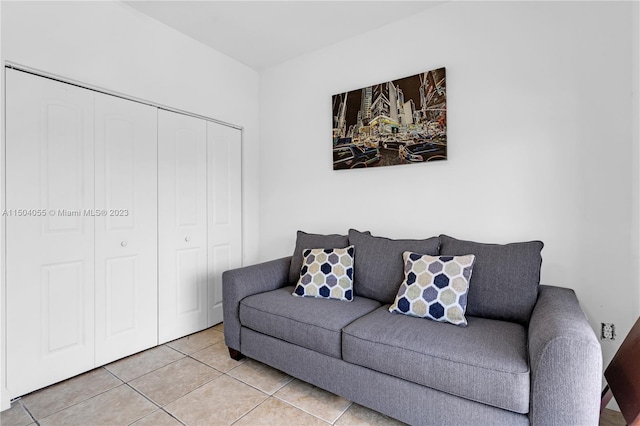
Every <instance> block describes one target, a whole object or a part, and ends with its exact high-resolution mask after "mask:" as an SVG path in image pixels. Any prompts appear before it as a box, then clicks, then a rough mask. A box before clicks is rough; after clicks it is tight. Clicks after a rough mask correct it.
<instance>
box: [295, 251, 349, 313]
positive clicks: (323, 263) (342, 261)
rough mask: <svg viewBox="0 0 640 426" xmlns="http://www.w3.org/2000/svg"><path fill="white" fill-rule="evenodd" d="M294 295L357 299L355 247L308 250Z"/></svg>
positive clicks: (305, 252) (304, 254)
mask: <svg viewBox="0 0 640 426" xmlns="http://www.w3.org/2000/svg"><path fill="white" fill-rule="evenodd" d="M303 256H304V259H303V261H302V268H301V269H300V279H299V280H298V284H297V285H296V288H295V289H294V290H293V295H294V296H302V297H320V298H324V299H338V300H346V301H349V302H350V301H352V300H353V246H349V247H346V248H341V249H307V250H304V252H303Z"/></svg>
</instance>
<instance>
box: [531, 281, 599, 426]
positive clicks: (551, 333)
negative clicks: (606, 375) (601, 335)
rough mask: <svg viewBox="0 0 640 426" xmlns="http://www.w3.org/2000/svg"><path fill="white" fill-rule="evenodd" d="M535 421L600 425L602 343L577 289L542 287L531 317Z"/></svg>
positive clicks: (543, 423)
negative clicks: (585, 311)
mask: <svg viewBox="0 0 640 426" xmlns="http://www.w3.org/2000/svg"><path fill="white" fill-rule="evenodd" d="M528 336H529V365H530V368H531V404H530V409H529V419H530V421H531V424H532V425H550V424H556V425H597V424H598V420H599V410H600V390H601V387H602V351H601V348H600V343H599V342H598V339H597V338H596V336H595V333H594V332H593V329H592V328H591V326H590V325H589V322H588V321H587V318H586V316H585V315H584V312H583V311H582V309H581V308H580V305H579V304H578V299H577V297H576V294H575V292H574V291H573V290H571V289H567V288H561V287H553V286H540V291H539V294H538V300H537V302H536V305H535V307H534V309H533V313H532V314H531V320H530V322H529V330H528Z"/></svg>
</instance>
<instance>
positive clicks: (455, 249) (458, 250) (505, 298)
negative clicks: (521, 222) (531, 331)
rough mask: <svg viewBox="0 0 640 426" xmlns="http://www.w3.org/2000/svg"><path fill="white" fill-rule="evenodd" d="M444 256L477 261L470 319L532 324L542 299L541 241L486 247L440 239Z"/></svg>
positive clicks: (471, 296) (471, 283) (471, 285)
mask: <svg viewBox="0 0 640 426" xmlns="http://www.w3.org/2000/svg"><path fill="white" fill-rule="evenodd" d="M440 242H441V246H440V254H441V255H449V256H458V255H466V254H473V255H475V257H476V261H475V263H474V265H473V275H472V276H471V281H470V283H469V295H468V300H467V315H471V316H476V317H483V318H493V319H499V320H506V321H513V322H518V323H521V324H526V323H528V322H529V318H530V317H531V312H532V311H533V307H534V305H535V304H536V300H537V298H538V285H539V284H540V267H541V265H542V256H541V255H540V252H541V251H542V247H544V244H543V243H542V242H541V241H529V242H522V243H511V244H504V245H500V244H484V243H476V242H473V241H463V240H457V239H455V238H452V237H449V236H447V235H440Z"/></svg>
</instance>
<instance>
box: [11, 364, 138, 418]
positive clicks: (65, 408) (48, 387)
mask: <svg viewBox="0 0 640 426" xmlns="http://www.w3.org/2000/svg"><path fill="white" fill-rule="evenodd" d="M99 369H104V370H105V371H107V372H108V374H111V375H113V373H111V372H110V371H109V370H107V369H106V368H104V367H96V368H94V369H93V370H89V371H86V372H84V373H81V374H78V375H77V376H74V377H72V378H70V379H67V380H63V381H61V382H58V383H54V384H53V385H49V386H47V387H44V388H42V389H38V390H37V391H33V392H31V393H29V394H28V395H34V394H37V393H39V392H41V391H43V390H45V389H50V388H52V387H54V386H56V385H59V384H61V383H64V382H67V381H71V380H75V379H77V378H79V377H80V376H84V375H85V374H88V373H91V372H93V371H97V370H99ZM114 377H115V376H114ZM116 379H117V380H118V381H119V382H120V384H118V385H116V386H113V387H110V388H108V389H105V390H103V391H101V392H98V393H96V394H93V395H91V396H89V397H87V398H84V399H82V400H80V401H76V402H74V403H73V404H70V405H67V406H64V407H62V408H61V409H59V410H57V411H54V412H53V413H49V414H47V415H46V416H44V417H42V418H40V419H36V418H35V416H33V415H31V412H30V411H29V415H30V416H31V417H32V418H33V419H34V421H35V422H36V423H37V424H38V425H39V424H40V420H43V419H46V418H47V417H51V416H53V415H54V414H57V413H59V412H61V411H64V410H67V409H69V408H71V407H75V406H76V405H78V404H82V403H83V402H86V401H89V400H90V399H93V398H95V397H97V396H99V395H102V394H104V393H107V392H109V391H111V390H113V389H115V388H117V387H120V386H122V385H125V384H126V383H124V382H123V381H122V380H121V379H120V378H118V377H116ZM56 393H62V392H60V391H56ZM23 406H24V407H25V409H27V405H26V404H24V403H23ZM27 411H28V409H27Z"/></svg>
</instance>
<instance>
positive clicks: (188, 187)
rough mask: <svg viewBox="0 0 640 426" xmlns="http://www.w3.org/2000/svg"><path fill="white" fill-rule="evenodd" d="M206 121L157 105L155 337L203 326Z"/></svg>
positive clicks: (174, 335) (168, 336) (162, 338)
mask: <svg viewBox="0 0 640 426" xmlns="http://www.w3.org/2000/svg"><path fill="white" fill-rule="evenodd" d="M206 144H207V124H206V121H204V120H201V119H198V118H194V117H190V116H186V115H182V114H177V113H173V112H169V111H165V110H158V262H159V263H158V274H159V276H158V290H159V293H158V297H159V306H158V327H159V329H158V337H159V343H164V342H167V341H169V340H172V339H176V338H178V337H182V336H184V335H186V334H189V333H193V332H195V331H199V330H202V329H204V328H206V327H207V146H206Z"/></svg>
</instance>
